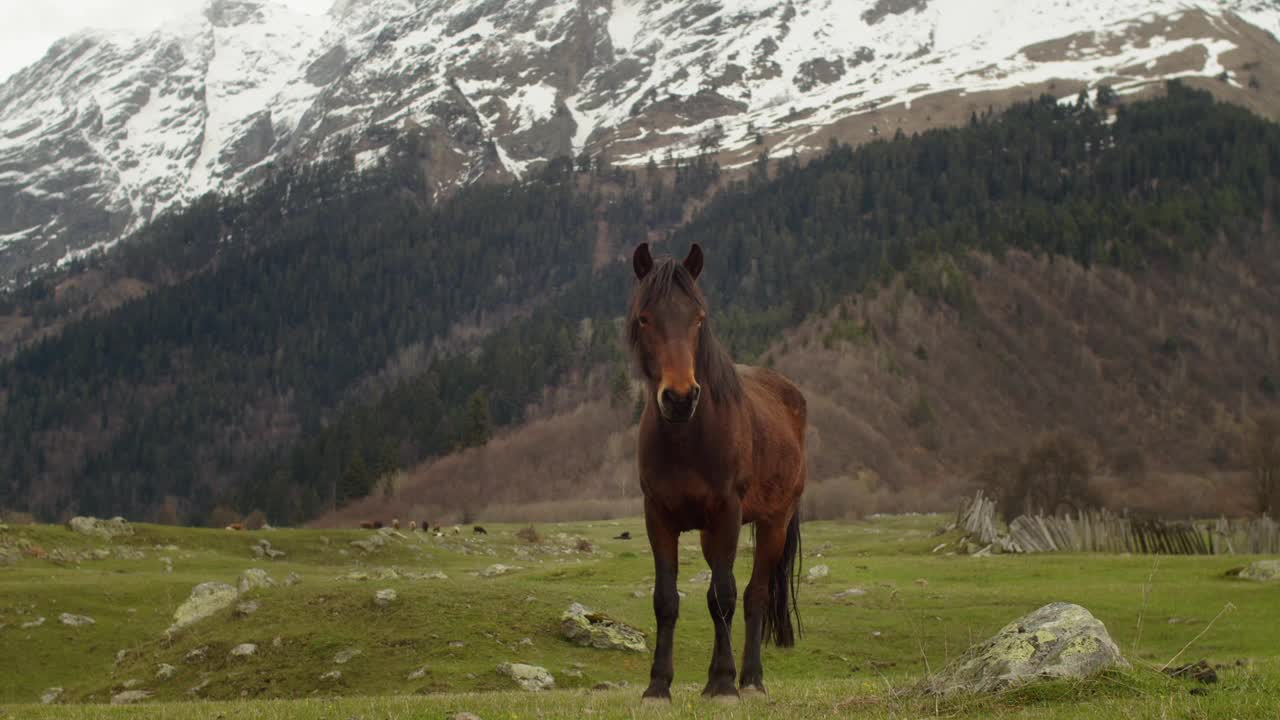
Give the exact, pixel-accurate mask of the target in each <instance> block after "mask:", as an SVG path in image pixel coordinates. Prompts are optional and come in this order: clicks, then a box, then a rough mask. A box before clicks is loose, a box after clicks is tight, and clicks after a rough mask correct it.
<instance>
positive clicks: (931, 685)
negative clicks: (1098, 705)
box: [927, 602, 1129, 694]
mask: <svg viewBox="0 0 1280 720" xmlns="http://www.w3.org/2000/svg"><path fill="white" fill-rule="evenodd" d="M1111 667H1129V663H1128V662H1127V661H1126V660H1125V659H1124V657H1123V656H1122V655H1121V654H1120V648H1118V647H1116V644H1115V642H1114V641H1112V639H1111V636H1110V635H1108V634H1107V629H1106V628H1105V627H1104V626H1103V625H1102V623H1101V622H1099V621H1098V619H1097V618H1095V617H1094V616H1093V615H1091V614H1090V613H1089V611H1088V610H1086V609H1084V608H1082V607H1080V606H1079V605H1074V604H1072V603H1064V602H1057V603H1051V604H1049V605H1045V606H1044V607H1042V608H1040V609H1039V610H1036V611H1035V612H1032V613H1030V614H1028V615H1024V616H1023V617H1021V618H1019V619H1017V620H1015V621H1014V622H1011V623H1009V624H1008V625H1006V626H1005V627H1004V628H1003V629H1002V630H1000V632H998V633H996V634H995V636H993V637H991V638H990V639H988V640H987V641H985V642H983V643H981V644H979V645H976V646H974V647H972V648H970V649H969V650H968V651H967V652H966V653H965V654H964V655H961V656H960V657H959V658H957V659H956V660H955V661H954V662H952V663H951V664H949V665H948V666H947V667H946V668H945V669H944V670H943V671H942V672H941V673H939V674H938V675H936V676H934V677H932V678H930V679H929V680H928V681H927V683H928V689H929V690H930V691H931V692H934V693H938V694H947V693H953V692H976V693H981V692H993V691H997V690H1003V689H1004V688H1008V687H1011V686H1014V685H1020V684H1022V683H1025V682H1029V681H1032V680H1038V679H1051V680H1065V679H1079V678H1086V677H1090V676H1092V675H1095V674H1097V673H1099V672H1101V671H1103V670H1106V669H1108V668H1111Z"/></svg>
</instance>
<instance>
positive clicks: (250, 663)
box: [0, 516, 1280, 720]
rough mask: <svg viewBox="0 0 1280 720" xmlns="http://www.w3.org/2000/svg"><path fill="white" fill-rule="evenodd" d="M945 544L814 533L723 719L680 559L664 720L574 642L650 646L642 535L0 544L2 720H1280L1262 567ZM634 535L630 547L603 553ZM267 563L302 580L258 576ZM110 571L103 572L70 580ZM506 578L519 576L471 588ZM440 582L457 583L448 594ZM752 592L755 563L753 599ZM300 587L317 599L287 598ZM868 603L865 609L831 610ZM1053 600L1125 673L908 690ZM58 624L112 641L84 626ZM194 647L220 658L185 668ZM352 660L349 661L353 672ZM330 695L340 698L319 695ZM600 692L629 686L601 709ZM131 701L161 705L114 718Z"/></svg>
mask: <svg viewBox="0 0 1280 720" xmlns="http://www.w3.org/2000/svg"><path fill="white" fill-rule="evenodd" d="M943 522H944V518H941V517H938V516H916V517H890V518H879V519H873V520H868V521H866V522H861V523H856V524H846V523H808V524H806V525H805V527H804V534H805V537H804V549H805V565H806V568H808V567H812V566H814V565H818V564H824V565H827V566H828V567H829V568H830V574H829V575H828V576H827V577H825V578H822V579H819V580H816V581H814V582H805V583H803V585H802V588H801V594H800V608H801V612H802V616H803V620H804V628H805V631H806V634H805V636H804V638H803V639H802V640H801V642H800V644H799V646H798V647H797V648H795V649H793V650H777V649H773V648H769V649H766V653H765V672H766V683H767V684H768V685H769V687H770V694H769V696H767V697H763V698H752V699H748V700H744V701H743V702H741V703H740V704H738V705H736V706H731V707H725V706H720V705H714V704H708V703H704V702H703V701H702V700H701V699H700V698H699V697H698V691H699V689H700V688H701V684H702V682H703V681H704V680H705V673H706V667H707V662H708V660H709V657H710V649H711V624H710V620H709V618H708V617H707V612H706V606H705V601H704V599H703V594H704V592H705V588H706V585H705V581H702V580H700V579H698V578H696V576H697V575H698V574H699V573H700V572H701V571H702V570H703V569H704V568H705V564H704V563H703V562H702V559H701V554H700V552H699V551H698V550H697V540H696V537H695V536H693V535H687V536H685V538H684V544H683V546H682V555H681V561H682V571H681V580H680V587H681V590H682V591H685V592H686V593H687V594H688V597H687V598H686V599H685V601H684V602H683V604H682V616H681V621H680V624H679V627H678V631H677V639H676V686H675V688H674V690H675V692H674V698H675V700H674V703H673V705H672V706H671V708H670V709H667V708H654V707H651V706H646V705H642V704H641V703H640V702H639V695H640V692H641V690H642V689H643V687H644V684H645V681H646V680H647V677H648V662H649V658H648V656H647V655H642V654H639V653H627V652H622V651H606V650H594V649H588V648H581V647H577V646H575V645H572V644H570V643H569V642H567V641H565V640H563V639H561V638H560V636H559V634H558V626H559V617H560V614H561V612H562V611H563V610H564V609H565V608H566V607H567V606H568V605H569V604H570V603H571V602H574V601H577V602H582V603H584V604H586V605H587V606H589V607H591V608H593V609H597V610H601V611H604V612H607V613H609V614H611V615H613V616H615V617H617V618H620V619H622V620H624V621H626V622H628V623H630V624H632V625H635V626H637V627H640V628H642V629H645V630H646V631H647V632H650V633H652V629H653V616H652V610H651V606H650V598H649V589H650V585H651V580H652V577H651V576H652V567H651V564H650V558H649V556H648V548H647V545H646V543H645V541H644V539H643V526H642V523H641V522H640V521H639V520H625V521H610V522H597V523H573V524H562V525H544V526H540V527H539V528H538V529H539V531H540V532H541V534H542V535H543V538H544V540H543V542H541V543H529V542H526V541H523V540H521V539H519V538H518V537H517V536H516V531H517V530H518V529H519V526H492V525H490V526H487V527H488V530H489V534H488V535H474V534H471V533H470V532H469V531H468V532H467V533H465V534H462V535H457V536H454V535H446V536H445V537H443V538H434V537H427V536H425V535H423V534H421V533H418V534H410V533H407V532H406V533H404V537H403V538H397V537H392V538H391V539H390V542H389V543H388V544H387V545H386V546H384V547H382V548H378V549H375V550H374V551H373V552H370V553H366V552H365V551H364V550H361V549H359V548H357V547H354V546H352V545H351V542H352V541H357V540H364V539H367V538H368V537H369V536H370V535H371V533H370V532H369V531H355V530H352V531H332V530H326V531H321V530H274V531H262V532H244V533H235V532H227V531H221V530H194V529H180V528H170V527H161V526H150V525H140V526H136V533H135V534H134V535H133V536H131V537H128V538H121V539H118V540H116V541H112V542H107V541H101V540H95V539H90V538H86V537H84V536H80V535H76V534H74V533H72V532H70V531H68V530H66V529H64V528H62V527H50V526H11V527H9V528H8V529H7V530H3V531H0V551H3V552H4V553H5V554H7V555H9V556H10V557H14V556H21V559H19V560H17V561H16V562H11V563H9V564H0V703H6V704H5V705H0V718H10V717H12V718H46V717H49V718H52V717H70V718H97V717H118V718H135V717H144V718H166V719H174V720H179V719H185V718H218V717H226V718H232V717H234V718H295V717H296V718H370V719H372V718H401V717H433V718H434V717H446V716H448V715H449V714H451V713H453V712H457V711H464V710H465V711H470V712H473V713H476V714H478V715H480V716H481V717H483V718H486V719H488V718H537V717H548V718H555V717H593V718H614V717H617V718H629V717H647V716H650V715H663V716H666V715H678V716H681V717H684V716H687V717H751V718H771V717H779V718H782V717H785V718H788V719H793V718H808V717H815V718H816V717H828V716H831V715H832V714H833V713H835V714H839V715H846V716H855V717H868V718H879V717H920V716H924V715H935V714H938V715H945V716H948V717H992V716H997V717H1005V716H1007V717H1022V716H1033V715H1034V716H1035V717H1048V718H1056V717H1064V718H1065V717H1081V716H1085V715H1087V716H1089V717H1115V718H1126V720H1127V719H1129V718H1135V717H1205V718H1216V717H1238V718H1244V717H1258V718H1280V586H1278V585H1277V584H1270V585H1266V584H1258V583H1251V582H1247V581H1241V580H1236V579H1233V578H1229V577H1226V575H1225V573H1226V571H1227V570H1228V569H1230V568H1232V567H1235V566H1238V565H1241V564H1243V563H1244V562H1247V561H1248V559H1249V558H1244V557H1163V558H1159V559H1156V558H1153V557H1150V556H1101V555H1090V556H1085V555H1040V556H993V557H967V556H955V555H946V554H942V553H939V554H933V553H931V552H930V551H931V549H932V548H934V547H935V546H936V545H938V544H939V543H941V542H943V541H945V540H947V539H948V538H947V537H935V536H933V531H934V530H935V529H936V528H937V527H938V526H940V525H941V524H942V523H943ZM623 530H629V531H630V532H631V533H632V535H633V536H635V539H633V540H615V539H612V538H613V537H614V536H615V535H617V534H619V533H620V532H621V531H623ZM260 538H267V539H268V540H269V541H270V542H271V543H272V546H273V547H274V548H277V549H279V550H282V551H284V552H285V553H286V556H285V557H283V558H281V559H277V560H274V561H273V560H264V559H258V558H256V557H255V555H254V553H253V550H252V548H253V546H254V545H255V544H256V543H257V542H258V540H259V539H260ZM583 541H585V542H583ZM749 542H750V534H749V532H744V534H743V544H744V547H745V546H746V545H747V544H748V543H749ZM94 549H99V550H105V551H107V552H106V553H100V555H103V554H108V553H109V555H110V557H108V558H107V559H82V560H80V561H78V562H77V561H69V560H66V558H69V557H72V556H75V555H77V554H83V553H85V552H86V551H92V550H94ZM42 552H43V553H47V555H46V557H44V558H43V559H41V558H38V557H33V556H39V555H41V553H42ZM59 558H62V560H59ZM164 558H169V560H168V561H167V562H168V563H169V564H171V566H172V571H171V572H169V571H168V569H167V567H168V566H167V564H166V561H165V560H164ZM495 563H503V564H506V565H512V566H516V567H518V568H519V569H517V570H514V571H511V572H509V573H507V574H504V575H500V576H497V577H491V578H486V577H481V576H480V575H479V572H480V571H482V570H484V569H485V568H487V567H489V566H490V565H493V564H495ZM251 567H258V568H262V569H264V570H267V571H268V572H269V573H270V574H271V576H272V577H273V578H274V579H275V580H276V581H277V584H276V585H275V586H274V587H270V588H264V589H259V590H253V591H250V592H249V593H248V594H246V595H245V596H243V598H242V599H251V600H254V601H257V603H258V605H259V609H258V610H257V611H256V612H254V613H252V614H249V615H238V614H237V613H235V612H234V611H233V610H232V609H228V610H225V611H223V612H221V613H220V614H219V615H217V616H215V617H212V618H210V619H208V620H205V621H203V622H200V623H198V624H196V625H193V626H191V627H189V628H186V629H184V630H181V631H179V632H177V633H175V634H174V635H173V636H172V637H166V633H165V630H166V628H168V626H169V625H170V623H171V622H172V614H173V611H174V609H175V608H176V607H177V606H178V605H179V604H180V603H181V602H182V601H183V600H185V599H186V598H187V596H188V595H189V593H190V592H191V589H192V587H193V586H194V585H196V584H198V583H201V582H205V581H210V580H217V581H223V582H228V583H232V584H235V582H236V579H237V578H238V577H239V575H240V573H241V572H243V571H244V570H245V569H247V568H251ZM435 571H439V572H440V573H443V574H444V575H445V576H447V577H445V578H440V577H431V576H430V574H431V573H434V572H435ZM748 571H749V552H744V553H743V557H742V558H741V559H740V565H739V568H738V572H739V578H740V584H741V583H745V575H746V573H747V572H748ZM290 573H296V574H297V575H298V576H300V578H301V580H300V582H298V583H296V584H294V585H286V584H285V583H284V580H285V578H286V577H287V576H288V575H289V574H290ZM353 573H354V575H353ZM362 575H363V576H366V577H367V578H368V579H360V577H361V576H362ZM740 586H741V585H740ZM384 588H391V589H394V590H395V591H396V593H397V595H398V598H397V599H396V600H395V601H394V602H392V603H391V604H389V605H387V606H380V605H378V604H376V603H375V602H374V595H375V592H376V591H378V590H380V589H384ZM852 588H858V589H860V590H863V591H865V593H864V594H855V595H846V596H842V597H838V596H837V595H838V594H839V593H841V592H843V591H846V590H849V589H852ZM1056 600H1065V601H1071V602H1077V603H1079V604H1081V605H1084V606H1085V607H1087V608H1088V609H1089V610H1091V611H1092V612H1093V613H1094V614H1095V615H1096V616H1097V617H1098V618H1100V619H1101V620H1102V621H1103V622H1104V623H1105V624H1106V626H1107V628H1108V630H1110V632H1111V634H1112V636H1113V637H1114V638H1115V640H1116V642H1117V643H1118V644H1119V645H1120V646H1121V648H1122V649H1123V650H1124V651H1125V654H1126V655H1127V656H1128V657H1129V659H1130V661H1131V662H1132V663H1133V665H1134V669H1133V670H1132V671H1126V672H1118V673H1112V674H1108V675H1105V676H1102V677H1100V678H1097V679H1094V680H1091V681H1087V682H1083V683H1054V684H1041V685H1037V686H1034V687H1030V688H1024V689H1021V690H1017V691H1014V692H1010V693H1006V694H1003V695H999V696H994V697H992V696H986V697H960V698H951V699H947V700H945V701H943V700H936V699H935V698H932V697H928V696H924V695H921V694H919V693H917V692H914V691H913V687H914V686H915V684H916V683H918V682H919V681H920V680H921V679H922V678H924V677H925V676H926V675H927V673H929V672H930V671H936V670H937V669H939V668H940V667H942V666H943V665H945V664H946V662H947V661H948V660H949V659H951V658H954V657H955V656H957V655H958V654H959V653H961V652H962V651H963V650H964V649H965V648H966V647H968V646H969V645H970V644H971V643H973V642H976V641H979V640H981V639H983V638H985V637H987V636H989V635H990V634H992V633H993V632H995V631H996V630H998V629H999V628H1000V627H1002V626H1003V625H1005V624H1006V623H1008V622H1009V621H1010V620H1013V619H1014V618H1016V617H1018V616H1020V615H1022V614H1023V613H1026V612H1028V611H1030V610H1033V609H1035V608H1037V607H1039V606H1041V605H1043V604H1045V603H1048V602H1052V601H1056ZM62 613H73V614H77V615H87V616H90V617H92V618H93V619H94V620H95V622H94V624H92V625H85V626H81V627H70V626H67V625H64V624H63V623H61V622H60V621H59V616H60V615H61V614H62ZM40 617H43V618H45V620H44V622H43V623H42V624H38V625H34V623H36V622H37V621H38V618H40ZM740 617H741V616H739V620H740ZM24 625H25V626H26V627H24ZM741 625H742V623H741V622H740V621H739V622H738V623H737V627H736V628H735V629H736V630H737V643H736V648H737V649H738V650H739V652H740V650H741V632H742V628H741ZM651 637H652V636H651ZM241 643H255V644H256V645H257V648H258V649H257V652H256V654H254V655H253V656H251V657H247V658H238V657H232V656H231V655H230V650H231V649H232V648H233V647H235V646H236V645H239V644H241ZM201 648H203V659H195V658H193V657H189V654H190V653H192V651H196V650H198V649H201ZM343 651H358V653H350V654H352V655H353V656H352V657H351V659H350V660H348V661H347V662H345V663H337V662H336V659H337V656H338V655H339V653H342V652H343ZM197 654H198V653H197ZM1175 657H1177V658H1178V663H1179V664H1181V663H1183V662H1190V661H1194V660H1199V659H1201V658H1204V659H1207V660H1208V661H1209V662H1210V663H1213V664H1218V665H1222V666H1223V667H1222V668H1221V669H1220V670H1219V675H1220V677H1221V681H1220V682H1219V683H1217V684H1214V685H1209V686H1200V685H1198V684H1196V683H1193V682H1189V681H1182V680H1174V679H1170V678H1168V677H1166V676H1164V675H1161V674H1160V673H1159V672H1157V669H1158V668H1159V667H1160V666H1163V665H1164V664H1165V663H1167V662H1169V661H1170V660H1171V659H1173V658H1175ZM504 661H512V662H527V663H532V664H536V665H541V666H543V667H546V668H547V669H548V670H550V671H551V672H552V673H553V674H554V676H555V679H556V687H557V689H556V690H554V691H551V692H544V693H538V694H530V693H524V692H520V691H517V690H514V689H513V685H512V683H511V681H510V680H509V679H507V678H506V677H504V676H502V675H500V674H499V673H498V672H497V671H496V667H497V665H498V664H499V663H501V662H504ZM162 664H168V665H172V666H173V668H174V670H173V674H172V675H171V676H170V677H167V678H161V677H159V676H158V675H157V670H158V668H159V667H160V666H161V665H162ZM334 670H337V671H340V673H341V677H336V678H335V677H332V676H330V677H329V678H327V679H322V677H321V676H322V675H326V674H327V673H331V671H334ZM411 676H412V677H411ZM605 681H608V682H612V683H615V684H621V683H628V686H626V687H622V688H620V689H610V690H603V691H602V690H593V689H592V688H593V687H594V686H596V685H597V684H599V683H602V682H605ZM51 687H61V688H63V693H62V695H61V697H60V699H59V700H58V704H54V705H40V704H39V703H40V697H41V695H42V694H43V693H44V692H45V691H46V690H47V689H48V688H51ZM125 689H133V690H138V691H145V692H147V693H149V694H150V696H149V697H148V698H147V700H146V701H145V702H144V703H142V704H140V705H133V706H128V707H110V706H107V705H106V703H108V702H109V701H110V699H111V697H112V696H113V695H114V694H116V693H118V692H121V691H122V690H125ZM1192 690H1196V691H1197V694H1193V693H1192V692H1191V691H1192Z"/></svg>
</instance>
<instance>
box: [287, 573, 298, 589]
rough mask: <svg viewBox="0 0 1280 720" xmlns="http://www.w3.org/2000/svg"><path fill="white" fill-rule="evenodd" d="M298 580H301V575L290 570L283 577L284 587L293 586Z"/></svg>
mask: <svg viewBox="0 0 1280 720" xmlns="http://www.w3.org/2000/svg"><path fill="white" fill-rule="evenodd" d="M300 582H302V576H301V575H299V574H298V573H296V572H290V573H289V574H288V575H287V576H285V579H284V584H285V587H293V586H294V585H297V584H298V583H300Z"/></svg>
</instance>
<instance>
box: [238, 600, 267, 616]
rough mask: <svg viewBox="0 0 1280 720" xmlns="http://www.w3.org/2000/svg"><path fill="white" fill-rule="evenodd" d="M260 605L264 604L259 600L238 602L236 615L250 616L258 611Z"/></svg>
mask: <svg viewBox="0 0 1280 720" xmlns="http://www.w3.org/2000/svg"><path fill="white" fill-rule="evenodd" d="M260 607H262V605H261V604H259V603H258V601H257V600H246V601H244V602H242V603H237V604H236V615H237V616H239V617H248V616H250V615H252V614H254V613H256V612H258V608H260Z"/></svg>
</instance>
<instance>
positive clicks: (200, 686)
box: [187, 678, 213, 695]
mask: <svg viewBox="0 0 1280 720" xmlns="http://www.w3.org/2000/svg"><path fill="white" fill-rule="evenodd" d="M211 682H213V681H212V680H210V679H209V678H205V679H203V680H201V681H200V682H198V683H196V684H195V685H193V686H191V687H190V688H188V689H187V694H188V695H199V694H200V693H202V692H204V689H205V688H207V687H209V683H211Z"/></svg>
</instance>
